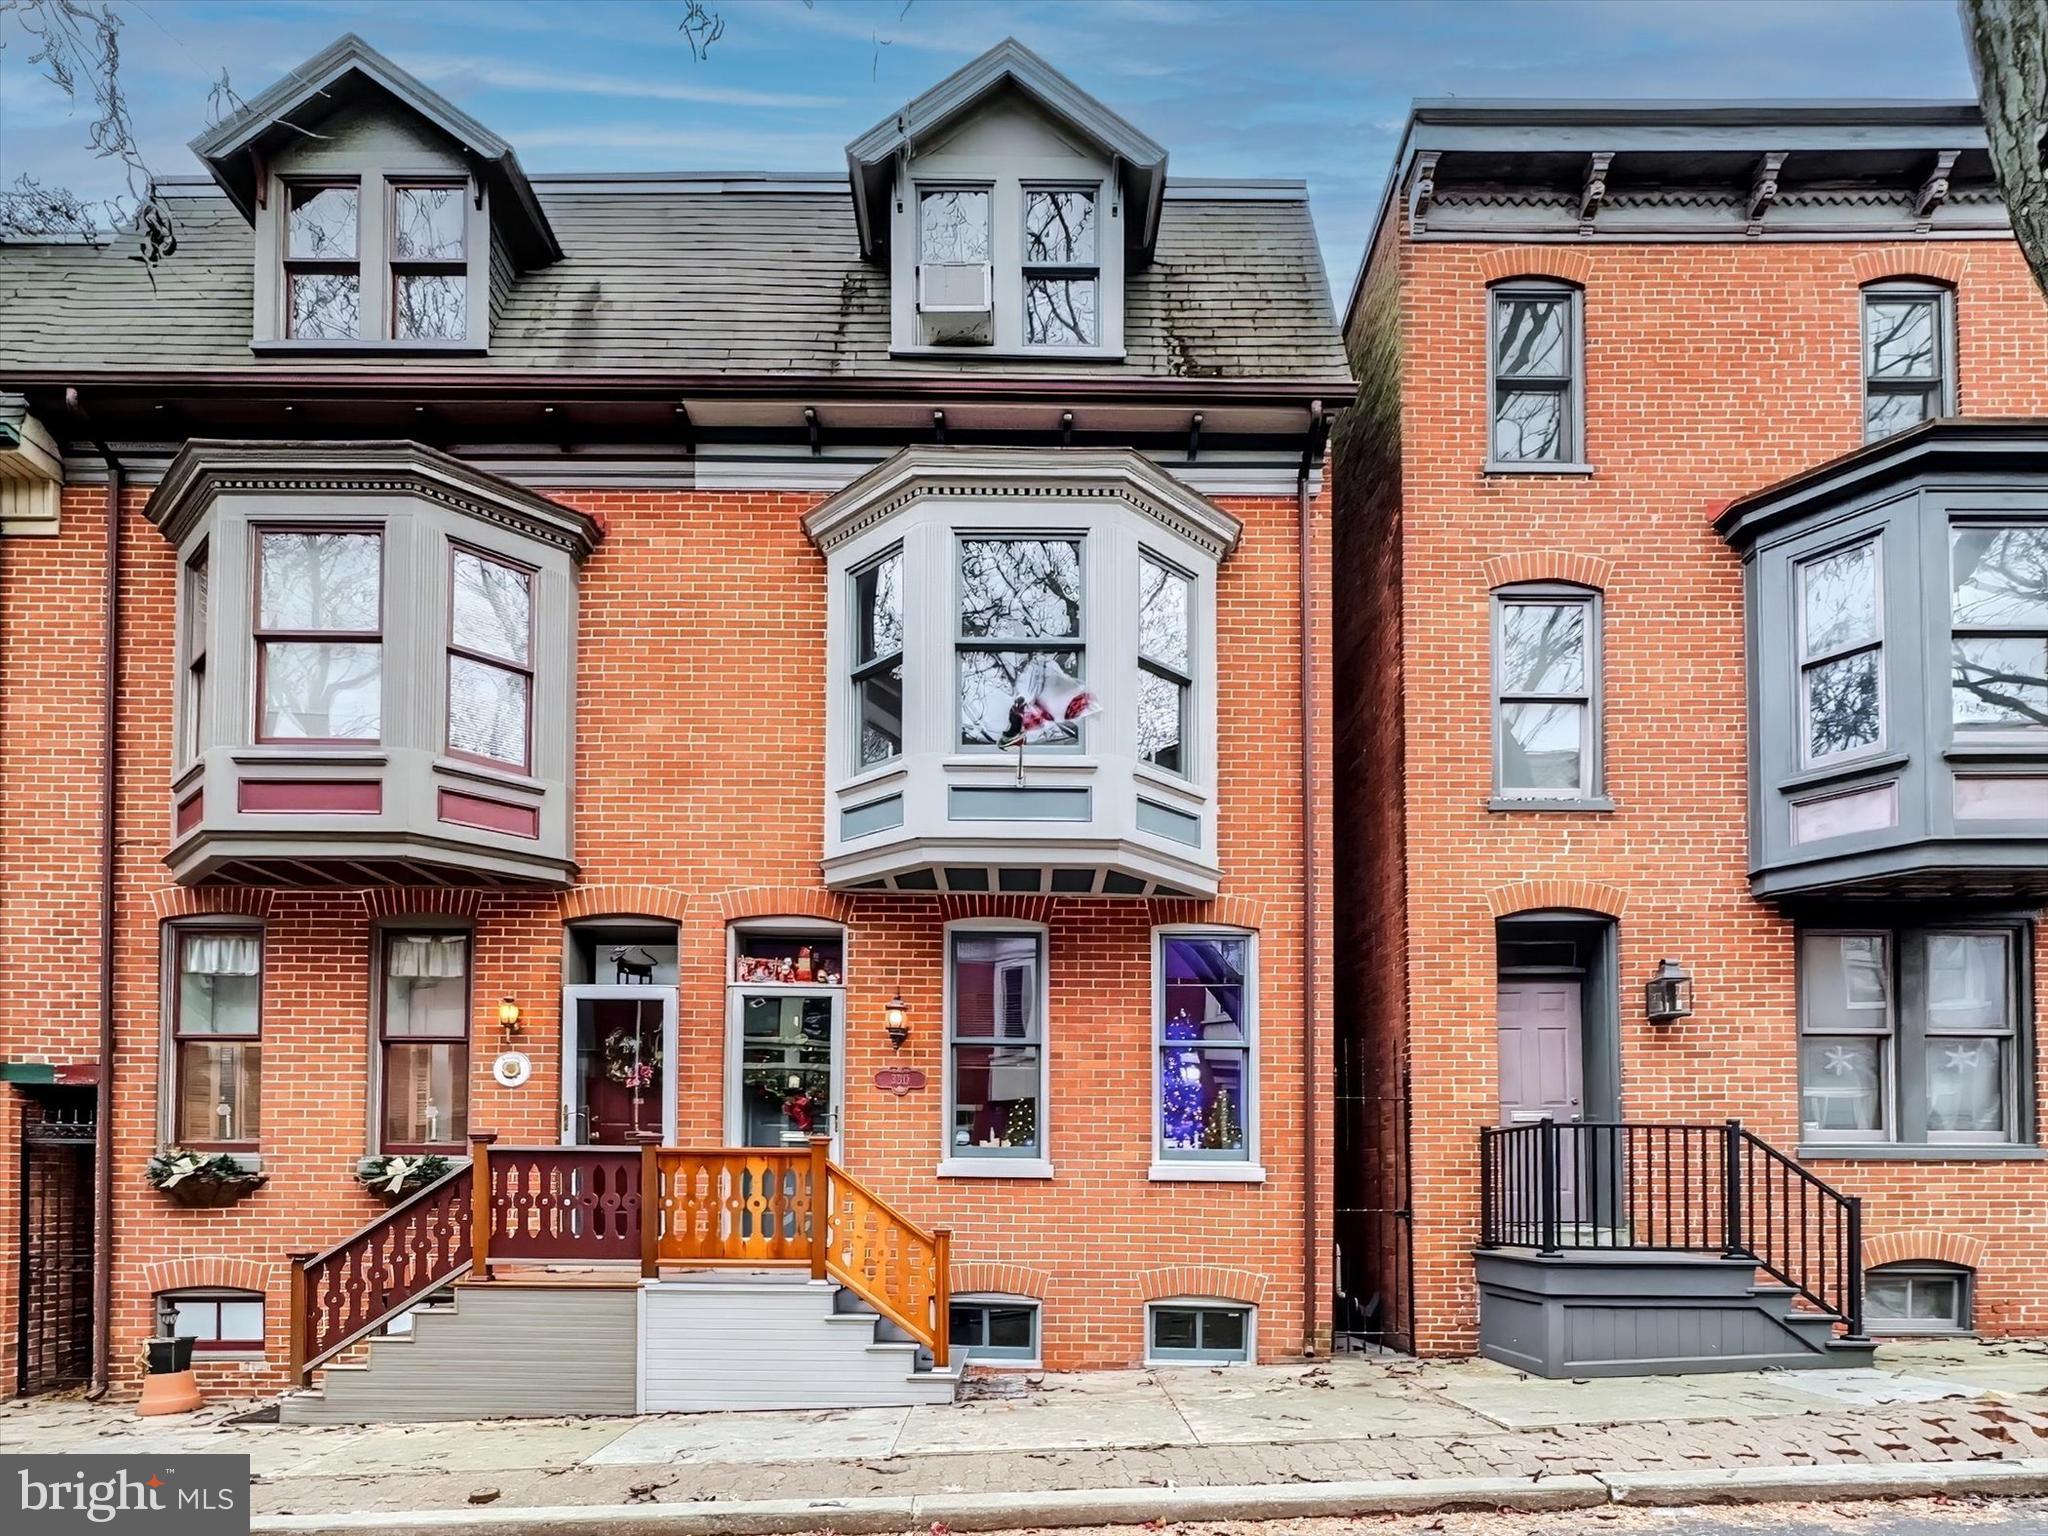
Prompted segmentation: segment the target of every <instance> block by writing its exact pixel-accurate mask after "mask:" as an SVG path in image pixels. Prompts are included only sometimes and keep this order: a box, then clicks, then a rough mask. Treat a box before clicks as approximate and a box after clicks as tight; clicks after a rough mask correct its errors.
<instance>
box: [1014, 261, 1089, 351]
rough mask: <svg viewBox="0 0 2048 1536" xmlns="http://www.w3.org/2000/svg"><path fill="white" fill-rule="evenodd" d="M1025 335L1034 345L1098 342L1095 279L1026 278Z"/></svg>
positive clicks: (1086, 345) (1055, 345)
mask: <svg viewBox="0 0 2048 1536" xmlns="http://www.w3.org/2000/svg"><path fill="white" fill-rule="evenodd" d="M1024 339H1025V341H1026V342H1028V343H1030V344H1031V345H1032V346H1034V347H1092V346H1094V345H1095V279H1094V278H1092V277H1090V278H1071V277H1030V278H1026V279H1025V280H1024Z"/></svg>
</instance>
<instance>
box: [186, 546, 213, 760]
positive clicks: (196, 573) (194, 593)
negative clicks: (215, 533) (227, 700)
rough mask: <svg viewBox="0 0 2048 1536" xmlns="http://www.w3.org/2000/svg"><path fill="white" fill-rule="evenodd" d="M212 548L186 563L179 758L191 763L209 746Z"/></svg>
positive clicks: (197, 552)
mask: <svg viewBox="0 0 2048 1536" xmlns="http://www.w3.org/2000/svg"><path fill="white" fill-rule="evenodd" d="M211 559H212V554H211V550H210V547H209V546H208V545H206V544H201V545H200V546H199V547H198V548H197V549H195V550H194V551H193V552H192V558H191V559H189V560H187V561H186V562H185V698H184V724H185V734H184V740H183V741H182V742H181V743H180V748H179V757H180V759H181V760H182V761H184V762H190V761H191V760H192V759H193V758H195V757H197V756H198V755H199V754H200V752H201V751H202V750H204V748H205V746H206V614H207V594H206V583H207V575H208V565H209V563H210V562H211Z"/></svg>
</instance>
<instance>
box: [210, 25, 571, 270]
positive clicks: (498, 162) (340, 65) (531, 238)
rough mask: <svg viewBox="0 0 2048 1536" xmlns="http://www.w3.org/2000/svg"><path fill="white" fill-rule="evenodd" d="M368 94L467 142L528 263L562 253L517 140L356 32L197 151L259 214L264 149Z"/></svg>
mask: <svg viewBox="0 0 2048 1536" xmlns="http://www.w3.org/2000/svg"><path fill="white" fill-rule="evenodd" d="M365 95H381V96H382V97H384V98H386V99H387V100H389V101H393V102H396V103H397V104H398V105H399V106H401V107H403V108H405V109H406V110H407V111H410V112H412V113H414V114H415V115H417V116H419V117H421V118H424V119H425V120H426V121H427V122H429V123H431V124H432V125H433V126H434V127H436V128H438V129H439V130H440V131H441V132H443V133H445V134H446V135H447V136H448V137H449V138H451V139H453V140H454V141H455V142H456V143H457V144H459V145H461V146H462V149H463V151H464V153H465V154H466V155H468V156H469V157H470V159H472V160H473V161H474V162H475V163H476V165H477V168H478V170H479V171H480V172H481V173H482V175H483V176H484V178H485V180H486V182H487V183H488V184H489V185H490V187H491V190H492V194H493V198H494V206H495V207H496V208H497V209H498V210H499V212H498V221H499V225H500V227H501V228H502V229H503V230H504V232H505V234H506V236H507V238H508V239H509V240H510V241H511V243H512V247H513V252H514V255H515V256H516V257H517V258H518V260H519V263H520V265H521V266H537V265H540V264H543V263H545V262H550V261H554V260H557V259H558V258H559V257H560V256H561V254H562V248H561V246H560V245H559V244H557V243H556V240H555V235H554V231H553V230H552V229H551V228H549V226H548V218H547V214H546V212H545V211H544V210H543V209H542V208H541V205H540V202H539V200H538V199H537V198H536V197H535V196H534V193H533V187H532V186H531V184H529V183H528V181H527V179H526V173H525V172H524V171H522V170H521V169H520V168H519V157H518V156H517V155H516V154H514V153H513V152H512V146H511V145H510V144H508V143H507V142H506V141H505V140H503V139H501V138H499V137H498V136H497V135H496V134H495V133H493V132H491V130H490V129H488V128H486V127H485V126H484V125H483V124H482V123H480V122H478V121H477V120H476V119H475V118H473V117H471V116H470V115H469V114H468V113H467V112H464V111H463V110H462V109H461V108H460V107H458V106H456V105H455V104H454V103H453V102H451V101H449V100H448V99H447V98H446V97H445V96H441V95H439V94H437V93H436V92H434V91H431V90H429V89H428V88H427V87H426V86H424V85H422V84H421V83H420V82H419V81H418V80H416V79H414V78H413V77H412V76H411V75H409V74H407V73H406V72H405V71H404V70H402V69H400V68H399V67H398V66H397V65H396V64H394V63H392V62H391V60H389V59H387V58H385V57H384V55H383V54H381V53H379V52H377V50H376V49H374V48H372V47H371V46H370V45H369V44H368V43H366V42H364V41H363V40H362V39H361V38H360V37H357V36H356V35H355V34H353V33H350V34H348V35H346V36H344V37H340V38H337V39H336V40H335V41H334V42H332V43H330V44H328V45H327V46H326V47H325V48H323V49H321V50H320V52H318V53H316V54H314V55H313V57H312V58H310V59H308V60H306V62H305V63H303V64H301V65H300V66H299V67H298V68H297V69H294V70H291V71H289V72H288V73H286V75H285V76H284V78H283V79H281V80H279V81H278V82H277V83H276V84H275V85H273V86H271V87H270V88H269V89H268V90H266V91H263V92H261V93H260V94H259V95H257V96H256V97H254V98H253V99H252V100H250V101H248V102H246V103H245V104H244V105H243V107H242V109H241V110H240V111H238V112H236V113H235V114H234V115H232V116H231V117H229V118H227V119H226V120H225V121H223V122H221V123H219V124H217V125H216V126H214V127H212V128H210V129H208V130H207V131H206V132H205V133H202V134H201V135H200V136H199V137H198V138H196V139H194V140H193V141H192V152H193V153H194V154H196V155H198V156H199V158H200V159H201V160H202V161H204V162H205V164H206V168H207V170H208V171H209V172H211V173H212V176H213V179H214V180H215V181H217V182H219V183H220V186H221V189H222V190H223V191H225V192H226V193H227V195H228V198H229V200H230V201H231V202H233V203H234V205H235V207H236V208H238V209H239V210H241V213H242V217H243V218H245V219H253V218H254V217H255V208H256V197H257V186H258V182H259V180H260V178H261V175H262V169H261V167H262V163H263V157H264V155H265V154H266V153H267V152H268V151H270V150H271V149H272V148H273V147H275V146H276V145H277V144H279V143H281V142H286V141H289V140H290V139H292V138H295V137H300V136H302V135H303V134H304V133H305V132H306V131H309V130H313V129H316V128H317V127H318V125H319V124H320V122H321V121H323V120H324V119H326V118H327V117H329V116H331V115H332V114H334V113H335V112H337V111H339V110H340V109H342V108H343V107H345V106H348V105H350V104H352V103H354V102H356V101H359V100H361V99H362V98H363V97H364V96H365Z"/></svg>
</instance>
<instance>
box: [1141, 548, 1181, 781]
mask: <svg viewBox="0 0 2048 1536" xmlns="http://www.w3.org/2000/svg"><path fill="white" fill-rule="evenodd" d="M1192 585H1193V583H1192V581H1191V580H1190V578H1188V577H1186V576H1184V575H1182V574H1181V573H1180V572H1179V571H1176V570H1174V569H1173V568H1172V567H1171V566H1168V565H1165V564H1162V563H1161V562H1160V561H1158V560H1155V559H1154V558H1153V557H1152V556H1151V555H1150V554H1143V555H1140V556H1139V557H1138V756H1139V757H1140V758H1142V759H1143V760H1144V761H1146V762H1148V763H1150V764H1152V765H1153V766H1154V767H1156V768H1164V769H1165V770H1166V771H1167V772H1169V773H1179V774H1185V773H1187V772H1188V770H1189V767H1190V766H1191V765H1190V763H1189V760H1188V702H1189V699H1190V697H1191V696H1192V693H1193V688H1194V660H1193V649H1194V646H1193V639H1192V636H1191V635H1190V633H1189V629H1188V625H1189V623H1190V612H1189V609H1190V600H1191V588H1192Z"/></svg>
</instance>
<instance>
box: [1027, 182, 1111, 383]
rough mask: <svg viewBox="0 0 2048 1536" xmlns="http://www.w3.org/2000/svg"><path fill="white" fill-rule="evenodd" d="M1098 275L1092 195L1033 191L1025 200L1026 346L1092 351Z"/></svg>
mask: <svg viewBox="0 0 2048 1536" xmlns="http://www.w3.org/2000/svg"><path fill="white" fill-rule="evenodd" d="M1100 275H1101V273H1100V269H1099V268H1098V267H1097V265H1096V256H1095V194H1094V193H1093V192H1091V191H1086V190H1083V189H1078V188H1056V187H1052V188H1032V189H1027V190H1026V192H1025V194H1024V340H1025V342H1026V343H1027V344H1028V345H1030V346H1041V347H1092V346H1094V345H1096V343H1097V340H1098V338H1099V335H1100V332H1099V331H1098V329H1097V318H1098V317H1097V312H1096V297H1097V291H1098V284H1097V279H1098V278H1099V277H1100Z"/></svg>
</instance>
